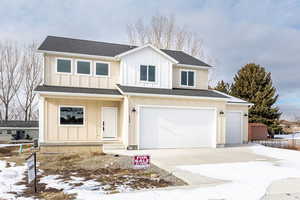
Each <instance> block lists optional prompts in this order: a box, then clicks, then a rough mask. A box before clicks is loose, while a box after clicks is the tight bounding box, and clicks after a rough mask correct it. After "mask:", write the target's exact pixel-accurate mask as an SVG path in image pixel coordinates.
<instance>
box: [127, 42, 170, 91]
mask: <svg viewBox="0 0 300 200" xmlns="http://www.w3.org/2000/svg"><path fill="white" fill-rule="evenodd" d="M140 65H153V66H155V67H156V68H155V82H145V81H140ZM121 74H122V78H121V84H122V85H129V86H137V87H155V88H172V62H171V61H170V60H169V59H167V58H166V57H164V56H163V55H161V54H159V53H158V52H156V51H154V50H153V49H151V48H150V47H146V48H144V49H141V50H140V51H136V52H133V53H131V54H128V55H126V56H124V57H123V58H122V60H121Z"/></svg>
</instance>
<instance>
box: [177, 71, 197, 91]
mask: <svg viewBox="0 0 300 200" xmlns="http://www.w3.org/2000/svg"><path fill="white" fill-rule="evenodd" d="M180 73H181V74H180V75H181V76H180V77H181V80H180V84H181V86H186V87H194V86H195V71H191V70H181V72H180Z"/></svg>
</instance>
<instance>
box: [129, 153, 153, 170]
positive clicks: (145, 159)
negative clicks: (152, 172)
mask: <svg viewBox="0 0 300 200" xmlns="http://www.w3.org/2000/svg"><path fill="white" fill-rule="evenodd" d="M133 166H134V168H135V169H145V168H148V167H150V156H149V155H136V156H134V157H133Z"/></svg>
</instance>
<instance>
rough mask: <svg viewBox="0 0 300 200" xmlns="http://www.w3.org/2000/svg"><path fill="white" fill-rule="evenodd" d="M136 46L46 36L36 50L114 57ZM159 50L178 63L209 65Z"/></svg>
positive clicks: (179, 53) (183, 54) (185, 56)
mask: <svg viewBox="0 0 300 200" xmlns="http://www.w3.org/2000/svg"><path fill="white" fill-rule="evenodd" d="M136 47H137V46H131V45H125V44H114V43H107V42H97V41H90V40H79V39H72V38H64V37H56V36H48V37H47V38H46V39H45V40H44V42H43V43H42V44H41V46H40V47H39V48H38V50H43V51H56V52H66V53H76V54H86V55H95V56H108V57H114V56H116V55H118V54H121V53H124V52H126V51H129V50H131V49H134V48H136ZM161 50H162V51H163V52H164V53H166V54H168V55H169V56H171V57H172V58H174V59H175V60H177V61H178V62H179V64H185V65H196V66H207V67H210V66H209V65H208V64H206V63H204V62H202V61H201V60H199V59H197V58H195V57H193V56H190V55H188V54H186V53H185V52H183V51H174V50H166V49H161Z"/></svg>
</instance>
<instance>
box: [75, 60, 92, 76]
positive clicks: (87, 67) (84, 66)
mask: <svg viewBox="0 0 300 200" xmlns="http://www.w3.org/2000/svg"><path fill="white" fill-rule="evenodd" d="M76 66H77V74H86V75H90V74H91V62H90V61H85V60H77V61H76Z"/></svg>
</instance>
